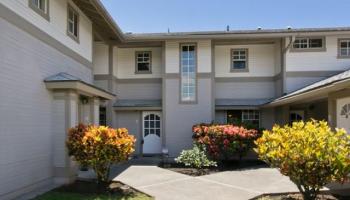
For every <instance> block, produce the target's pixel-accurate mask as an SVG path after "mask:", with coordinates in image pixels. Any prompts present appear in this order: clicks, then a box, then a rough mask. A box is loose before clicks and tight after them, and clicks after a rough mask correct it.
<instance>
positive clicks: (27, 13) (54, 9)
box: [0, 0, 92, 62]
mask: <svg viewBox="0 0 350 200" xmlns="http://www.w3.org/2000/svg"><path fill="white" fill-rule="evenodd" d="M68 3H69V4H70V5H71V6H73V7H74V8H75V9H76V10H77V11H78V12H79V42H76V41H75V40H73V39H72V38H70V37H69V36H67V5H68ZM0 4H2V5H5V6H6V7H7V8H9V9H11V10H12V11H14V12H16V13H17V14H18V15H20V16H21V17H23V18H24V19H26V20H27V21H28V22H29V23H31V24H33V25H35V26H36V27H38V28H39V29H41V30H42V31H44V32H45V33H47V34H49V35H50V36H52V37H53V38H54V39H56V40H58V41H59V42H61V43H62V44H64V45H66V46H67V47H68V48H70V49H72V50H74V51H75V52H76V53H78V54H79V55H81V56H82V57H84V58H85V59H87V60H88V61H90V62H91V60H92V23H91V21H90V20H89V19H88V17H86V16H85V15H84V13H83V12H81V11H80V10H79V9H78V8H77V7H76V6H75V5H74V3H73V2H72V1H71V0H50V3H49V6H50V8H49V13H50V20H49V21H48V20H46V19H45V18H43V17H42V16H40V15H39V14H37V13H36V12H34V11H33V10H32V9H31V8H30V7H29V6H28V0H2V1H1V3H0Z"/></svg>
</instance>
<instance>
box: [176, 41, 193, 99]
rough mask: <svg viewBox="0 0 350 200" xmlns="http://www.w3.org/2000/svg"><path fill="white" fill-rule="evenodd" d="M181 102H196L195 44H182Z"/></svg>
mask: <svg viewBox="0 0 350 200" xmlns="http://www.w3.org/2000/svg"><path fill="white" fill-rule="evenodd" d="M180 71H181V88H180V90H181V91H180V93H181V102H195V101H196V95H197V94H196V92H197V81H196V76H197V75H196V72H197V58H196V45H195V44H182V45H180Z"/></svg>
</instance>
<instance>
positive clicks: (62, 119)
mask: <svg viewBox="0 0 350 200" xmlns="http://www.w3.org/2000/svg"><path fill="white" fill-rule="evenodd" d="M78 101H79V98H78V94H77V93H76V92H74V91H67V92H59V93H54V101H53V174H54V177H55V182H56V183H70V182H73V181H74V179H75V176H76V172H77V165H76V163H75V162H74V161H72V160H71V158H70V157H69V156H68V151H67V148H66V143H65V142H66V138H67V132H68V129H69V128H71V127H74V126H76V125H77V124H78Z"/></svg>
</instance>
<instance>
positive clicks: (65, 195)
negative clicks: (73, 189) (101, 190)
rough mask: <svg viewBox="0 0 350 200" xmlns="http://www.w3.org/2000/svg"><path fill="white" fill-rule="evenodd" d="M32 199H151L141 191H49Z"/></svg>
mask: <svg viewBox="0 0 350 200" xmlns="http://www.w3.org/2000/svg"><path fill="white" fill-rule="evenodd" d="M33 200H152V198H151V197H149V196H146V195H144V194H141V193H138V194H133V195H121V194H110V195H103V194H78V193H70V192H57V191H51V192H48V193H45V194H43V195H41V196H38V197H36V198H35V199H33Z"/></svg>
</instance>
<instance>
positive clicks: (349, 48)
mask: <svg viewBox="0 0 350 200" xmlns="http://www.w3.org/2000/svg"><path fill="white" fill-rule="evenodd" d="M338 57H339V58H350V39H339V42H338Z"/></svg>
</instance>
